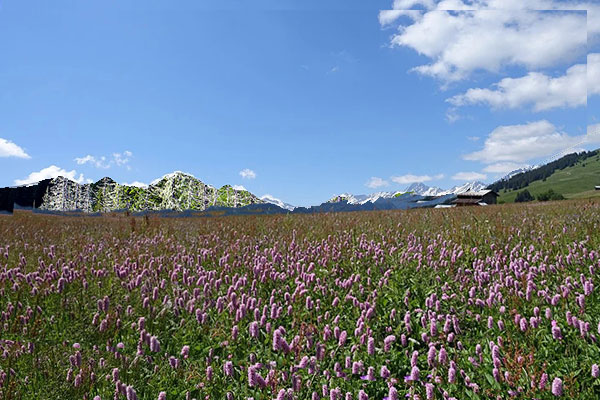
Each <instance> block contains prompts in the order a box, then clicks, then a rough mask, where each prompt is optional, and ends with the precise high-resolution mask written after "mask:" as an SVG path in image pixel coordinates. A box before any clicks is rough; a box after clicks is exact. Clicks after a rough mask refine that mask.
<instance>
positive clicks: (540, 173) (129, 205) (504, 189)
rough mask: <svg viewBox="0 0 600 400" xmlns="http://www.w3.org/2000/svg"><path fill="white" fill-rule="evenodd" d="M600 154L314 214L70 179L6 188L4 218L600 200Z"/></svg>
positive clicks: (169, 189) (348, 201)
mask: <svg viewBox="0 0 600 400" xmlns="http://www.w3.org/2000/svg"><path fill="white" fill-rule="evenodd" d="M598 184H600V155H599V150H595V151H591V152H582V153H573V154H569V155H566V156H564V157H562V158H560V159H558V160H555V161H552V162H550V163H548V164H545V165H542V166H535V167H525V168H523V169H520V170H517V171H513V172H511V173H509V174H508V175H507V176H505V177H504V178H502V179H500V180H498V181H496V182H494V183H493V184H491V185H486V184H485V183H482V182H478V181H474V182H467V183H465V184H463V185H459V186H454V187H452V188H450V189H441V188H439V187H435V186H428V185H426V184H424V183H413V184H411V185H410V186H408V187H407V188H406V189H405V190H404V191H390V192H376V193H372V194H351V193H343V194H340V195H336V196H333V197H332V198H331V199H329V200H327V201H325V202H324V203H322V204H320V205H316V206H312V207H295V206H293V205H291V204H289V203H286V202H283V201H282V200H279V199H277V198H275V197H273V196H271V195H268V194H267V195H264V196H262V197H258V196H256V195H254V194H252V193H250V192H249V191H247V190H245V189H244V188H243V187H237V186H236V187H233V186H230V185H225V186H222V187H220V188H216V187H214V186H211V185H209V184H206V183H204V182H202V181H201V180H199V179H198V178H196V177H194V176H193V175H191V174H187V173H184V172H181V171H175V172H173V173H170V174H167V175H164V176H162V177H161V178H159V179H156V180H154V181H152V183H150V185H134V184H119V183H117V182H115V181H114V180H112V179H111V178H109V177H105V178H102V179H100V180H99V181H97V182H94V183H87V184H80V183H77V182H75V181H72V180H70V179H67V178H64V177H57V178H53V179H45V180H42V181H40V182H37V183H35V184H30V185H25V186H16V187H7V188H2V189H0V212H9V213H10V212H12V211H13V210H14V208H15V207H16V208H29V209H34V210H36V211H38V212H59V213H62V212H72V211H79V212H85V213H105V212H113V211H125V210H127V211H130V212H133V213H145V212H160V213H165V212H166V213H172V212H175V213H181V212H185V213H189V212H192V213H195V214H194V215H197V214H198V213H200V214H202V215H227V214H272V213H290V212H291V213H312V212H337V211H361V210H390V209H409V208H417V207H435V206H441V205H448V204H451V203H452V201H453V200H454V199H455V198H456V196H457V195H459V194H461V193H464V192H467V191H480V190H483V189H486V188H488V189H493V190H495V191H497V192H498V193H500V199H499V200H500V201H502V202H510V201H514V199H513V198H514V197H515V194H516V191H518V190H523V189H530V190H531V191H532V193H534V195H535V194H538V192H540V193H541V191H543V190H548V189H549V188H551V189H554V190H555V191H557V192H558V193H561V194H563V195H565V196H566V197H585V196H588V197H589V196H595V195H598V191H597V190H596V191H595V190H594V185H598Z"/></svg>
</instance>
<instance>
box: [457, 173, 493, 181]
mask: <svg viewBox="0 0 600 400" xmlns="http://www.w3.org/2000/svg"><path fill="white" fill-rule="evenodd" d="M452 179H454V180H456V181H482V180H485V179H487V175H486V174H481V173H479V172H459V173H457V174H454V175H453V176H452Z"/></svg>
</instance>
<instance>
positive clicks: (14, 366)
mask: <svg viewBox="0 0 600 400" xmlns="http://www.w3.org/2000/svg"><path fill="white" fill-rule="evenodd" d="M598 286H600V203H599V202H590V201H566V202H561V203H560V204H544V205H526V206H519V205H505V206H494V207H477V208H475V207H474V208H464V209H450V210H434V209H427V210H412V211H402V212H398V211H393V212H392V211H391V212H364V213H344V214H327V215H294V216H281V215H280V216H249V217H223V218H189V219H176V218H162V219H159V218H153V217H149V218H135V219H134V218H131V217H125V216H122V215H121V216H118V215H114V216H105V217H58V216H43V215H36V214H29V213H25V212H21V213H17V214H15V215H14V216H0V398H2V399H88V400H92V399H95V400H97V399H102V400H106V399H128V400H132V399H153V400H156V399H169V400H170V399H192V398H195V399H198V400H200V399H228V400H229V399H244V400H246V399H250V398H252V399H254V400H260V399H280V400H283V399H288V400H291V399H311V400H313V399H328V400H335V399H337V400H349V399H354V400H356V399H358V400H364V399H377V400H382V399H389V400H393V399H399V398H412V399H453V398H454V399H461V400H462V399H496V398H497V399H506V398H516V399H551V398H561V397H562V398H571V399H597V398H600V378H599V376H600V371H599V368H598V364H600V344H599V339H600V297H599V294H598V293H599V290H600V289H599V288H598Z"/></svg>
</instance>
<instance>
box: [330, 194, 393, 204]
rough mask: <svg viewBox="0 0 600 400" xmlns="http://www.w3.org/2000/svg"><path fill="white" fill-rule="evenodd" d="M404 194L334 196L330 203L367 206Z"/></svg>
mask: <svg viewBox="0 0 600 400" xmlns="http://www.w3.org/2000/svg"><path fill="white" fill-rule="evenodd" d="M403 193H404V192H377V193H373V194H357V195H354V194H351V193H342V194H340V195H338V196H333V197H332V198H331V199H330V200H329V201H328V203H338V202H340V201H346V202H348V204H366V203H369V202H370V203H374V202H376V201H377V199H390V198H392V197H396V196H399V195H401V194H403Z"/></svg>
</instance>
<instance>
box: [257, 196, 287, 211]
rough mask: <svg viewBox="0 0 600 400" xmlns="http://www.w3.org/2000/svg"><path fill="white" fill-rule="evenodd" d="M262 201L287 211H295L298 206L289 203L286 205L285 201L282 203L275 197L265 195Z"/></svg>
mask: <svg viewBox="0 0 600 400" xmlns="http://www.w3.org/2000/svg"><path fill="white" fill-rule="evenodd" d="M260 199H261V200H262V201H265V202H267V203H271V204H275V205H276V206H278V207H281V208H284V209H286V210H290V211H293V210H294V208H296V206H293V205H291V204H289V203H285V202H284V201H282V200H280V199H278V198H276V197H273V196H271V195H270V194H265V195H263V196H261V197H260Z"/></svg>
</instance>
